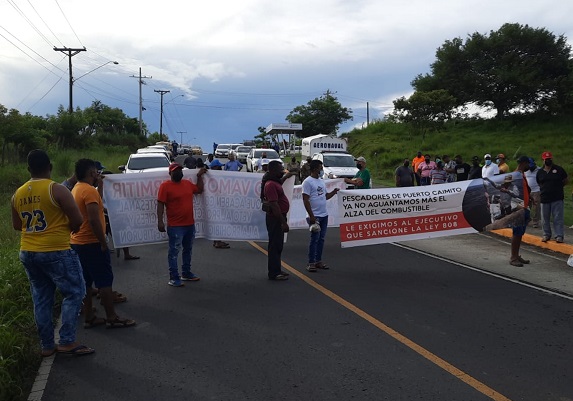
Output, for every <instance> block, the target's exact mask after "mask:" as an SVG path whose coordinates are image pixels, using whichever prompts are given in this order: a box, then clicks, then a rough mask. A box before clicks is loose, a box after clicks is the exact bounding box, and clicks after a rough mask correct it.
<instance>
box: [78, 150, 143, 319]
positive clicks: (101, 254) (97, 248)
mask: <svg viewBox="0 0 573 401" xmlns="http://www.w3.org/2000/svg"><path fill="white" fill-rule="evenodd" d="M75 171H76V177H77V179H78V183H77V184H76V185H75V186H74V189H72V195H73V197H74V199H75V201H76V204H77V205H78V207H79V209H80V212H81V213H82V216H83V218H84V222H83V223H82V225H81V227H80V229H79V231H78V232H76V233H72V235H71V237H70V242H71V244H72V248H73V249H74V250H75V251H76V252H77V254H78V255H79V257H80V261H81V263H82V268H83V272H84V279H85V281H86V297H85V299H84V312H85V324H84V327H85V328H91V327H94V326H99V325H102V324H107V327H109V328H116V327H131V326H134V325H135V320H131V319H122V318H120V317H119V316H118V315H117V313H116V312H115V308H114V306H113V299H114V294H113V290H112V284H113V272H112V268H111V260H110V257H109V249H108V247H107V242H106V238H105V216H104V213H103V201H102V199H101V196H100V194H99V192H98V190H97V189H96V188H95V185H96V184H97V186H98V187H99V188H102V186H103V183H102V178H101V175H100V174H99V173H98V170H97V167H96V163H95V162H94V161H93V160H91V159H80V160H78V161H77V162H76V168H75ZM92 284H95V286H96V287H97V288H99V295H100V298H101V303H102V305H103V307H104V309H105V313H106V317H107V319H102V318H98V317H97V316H96V315H95V314H94V312H93V309H92Z"/></svg>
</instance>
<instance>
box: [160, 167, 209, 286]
mask: <svg viewBox="0 0 573 401" xmlns="http://www.w3.org/2000/svg"><path fill="white" fill-rule="evenodd" d="M206 172H207V169H205V168H202V169H200V170H199V171H198V172H197V184H193V183H192V182H191V181H189V180H184V179H183V167H181V165H179V164H177V163H171V165H170V166H169V175H170V176H171V180H168V181H164V182H163V183H161V185H160V186H159V193H158V194H157V229H158V230H159V231H160V232H165V231H167V236H168V237H169V252H168V254H167V263H168V265H169V282H168V283H167V284H169V285H170V286H173V287H182V286H183V283H182V282H181V281H199V277H198V276H197V275H195V274H194V273H193V272H192V271H191V254H192V252H193V239H194V238H195V217H194V211H193V195H194V194H200V193H202V192H203V174H205V173H206ZM165 209H167V229H166V227H165V222H164V219H163V215H164V213H165ZM182 247H183V251H182V260H183V261H182V265H181V276H180V275H179V268H178V256H179V250H180V249H181V248H182Z"/></svg>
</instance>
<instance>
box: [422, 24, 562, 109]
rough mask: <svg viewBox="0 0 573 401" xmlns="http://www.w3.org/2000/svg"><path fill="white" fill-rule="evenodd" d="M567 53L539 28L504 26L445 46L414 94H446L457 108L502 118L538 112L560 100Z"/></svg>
mask: <svg viewBox="0 0 573 401" xmlns="http://www.w3.org/2000/svg"><path fill="white" fill-rule="evenodd" d="M570 52H571V47H570V46H569V45H568V44H567V39H566V38H565V37H564V36H563V35H561V36H559V37H556V36H555V35H553V34H552V33H551V32H549V31H547V30H546V29H544V28H531V27H529V26H528V25H520V24H504V25H503V26H502V27H501V28H500V29H499V30H497V31H491V32H490V33H489V36H487V35H482V34H480V33H477V32H476V33H473V34H472V35H470V36H469V37H468V38H467V39H466V41H465V43H464V42H463V40H462V39H460V38H455V39H452V40H449V41H446V42H445V43H444V44H443V45H442V46H441V47H440V48H438V50H437V51H436V61H435V62H434V63H433V64H432V65H431V74H426V75H418V76H417V77H416V78H415V79H414V81H413V82H412V86H413V87H414V89H415V90H416V91H430V90H436V89H445V90H447V91H448V92H449V93H450V94H452V95H453V96H454V97H455V98H456V100H457V105H459V106H461V105H465V104H468V103H475V104H477V105H479V106H484V107H489V108H494V109H495V110H496V111H497V117H498V118H502V117H504V116H505V115H507V114H509V112H511V111H514V110H516V109H520V110H521V111H524V110H532V111H537V110H540V109H543V107H544V106H545V105H547V104H549V103H551V102H550V100H551V99H557V98H560V97H562V96H563V95H562V92H563V90H564V88H563V86H562V85H563V83H564V81H565V80H566V79H567V77H568V76H569V75H570V74H571V63H570Z"/></svg>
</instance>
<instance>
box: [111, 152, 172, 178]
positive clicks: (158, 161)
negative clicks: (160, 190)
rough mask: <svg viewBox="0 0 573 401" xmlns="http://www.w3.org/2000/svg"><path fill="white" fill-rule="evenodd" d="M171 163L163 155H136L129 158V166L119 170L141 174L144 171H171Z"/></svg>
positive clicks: (120, 167) (123, 166)
mask: <svg viewBox="0 0 573 401" xmlns="http://www.w3.org/2000/svg"><path fill="white" fill-rule="evenodd" d="M170 164H171V161H170V160H169V158H168V157H167V156H166V155H165V154H163V153H134V154H132V155H130V156H129V159H128V160H127V164H124V165H121V166H119V167H118V169H119V170H120V171H121V172H123V173H127V174H129V173H140V172H142V171H169V165H170Z"/></svg>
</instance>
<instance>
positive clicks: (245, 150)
mask: <svg viewBox="0 0 573 401" xmlns="http://www.w3.org/2000/svg"><path fill="white" fill-rule="evenodd" d="M253 148H254V146H239V147H237V148H236V149H235V150H233V153H234V154H235V157H236V158H237V160H238V161H240V162H241V163H246V162H247V156H248V155H249V152H250V151H251V149H253Z"/></svg>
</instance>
